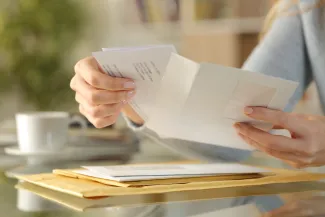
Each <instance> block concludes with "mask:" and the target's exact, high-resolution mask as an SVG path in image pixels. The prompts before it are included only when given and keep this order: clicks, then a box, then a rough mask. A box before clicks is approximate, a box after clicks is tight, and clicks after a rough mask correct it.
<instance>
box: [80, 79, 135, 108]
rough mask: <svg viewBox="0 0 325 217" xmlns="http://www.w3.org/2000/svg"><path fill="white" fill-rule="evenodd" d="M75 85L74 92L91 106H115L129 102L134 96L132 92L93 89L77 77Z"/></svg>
mask: <svg viewBox="0 0 325 217" xmlns="http://www.w3.org/2000/svg"><path fill="white" fill-rule="evenodd" d="M76 83H77V84H76V87H75V89H76V92H78V93H79V94H80V95H82V96H83V98H84V99H86V100H87V102H88V103H89V104H91V105H100V104H115V103H120V102H123V101H129V100H130V99H131V98H132V97H133V96H134V95H135V91H134V90H130V91H108V90H99V89H95V88H93V87H92V86H90V85H89V84H87V83H86V82H85V81H84V80H83V79H82V77H80V76H79V75H77V76H76Z"/></svg>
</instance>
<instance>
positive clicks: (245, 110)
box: [244, 107, 254, 115]
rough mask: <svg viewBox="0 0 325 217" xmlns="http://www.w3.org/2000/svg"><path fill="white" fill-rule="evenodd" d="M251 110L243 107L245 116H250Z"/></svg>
mask: <svg viewBox="0 0 325 217" xmlns="http://www.w3.org/2000/svg"><path fill="white" fill-rule="evenodd" d="M253 111H254V110H253V109H252V108H251V107H245V108H244V113H245V114H247V115H250V114H252V113H253Z"/></svg>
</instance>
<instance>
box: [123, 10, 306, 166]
mask: <svg viewBox="0 0 325 217" xmlns="http://www.w3.org/2000/svg"><path fill="white" fill-rule="evenodd" d="M305 50H306V48H305V42H304V34H303V26H302V21H301V17H300V15H295V16H283V17H279V18H277V19H276V20H275V22H274V24H273V25H272V27H271V29H270V30H269V32H268V33H267V35H266V36H265V38H264V40H263V41H262V42H261V43H260V44H259V45H258V46H257V47H256V48H255V49H254V51H253V52H252V54H251V56H250V57H249V58H248V59H247V61H246V62H245V64H244V65H243V68H244V69H247V70H250V71H254V72H261V73H264V74H267V75H271V76H274V77H280V78H284V79H289V80H293V81H297V82H299V83H300V85H299V87H298V89H297V91H296V92H295V94H294V96H293V97H292V98H291V99H290V101H289V103H288V106H287V108H286V110H287V111H291V110H292V109H293V107H294V106H295V104H296V103H297V101H298V100H299V99H300V98H301V96H302V94H303V92H304V90H305V88H306V86H307V85H308V83H309V82H310V80H311V73H310V67H309V61H308V57H307V55H306V51H305ZM126 121H127V122H128V125H129V126H130V127H131V128H132V129H134V130H136V131H139V132H141V133H143V134H144V135H146V136H149V137H151V138H153V139H154V140H155V141H156V142H158V143H160V144H162V145H165V146H166V147H168V148H170V149H172V150H174V151H176V152H178V153H179V154H181V155H184V156H186V157H189V158H194V159H199V160H207V161H241V160H244V159H246V158H247V157H248V156H249V155H250V152H248V151H243V150H237V149H232V148H225V147H221V146H215V145H209V144H200V143H196V142H190V141H183V140H176V139H166V138H160V137H159V136H158V135H157V134H156V133H154V132H153V131H151V130H149V129H148V128H146V127H145V125H144V126H137V125H135V124H134V123H132V122H131V121H130V120H128V119H127V118H126Z"/></svg>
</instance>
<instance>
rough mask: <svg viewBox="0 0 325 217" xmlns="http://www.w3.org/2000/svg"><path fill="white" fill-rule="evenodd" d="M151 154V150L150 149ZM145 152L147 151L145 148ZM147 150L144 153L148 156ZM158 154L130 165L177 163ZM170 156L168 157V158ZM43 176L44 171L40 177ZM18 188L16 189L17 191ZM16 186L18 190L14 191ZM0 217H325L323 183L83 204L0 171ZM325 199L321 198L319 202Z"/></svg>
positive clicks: (73, 198) (78, 199)
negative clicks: (18, 180) (8, 176)
mask: <svg viewBox="0 0 325 217" xmlns="http://www.w3.org/2000/svg"><path fill="white" fill-rule="evenodd" d="M148 146H150V147H151V148H152V147H153V144H148ZM148 149H149V148H148ZM148 149H146V150H148ZM158 152H159V151H157V150H156V149H152V151H151V152H150V153H148V152H147V154H143V153H141V154H140V155H137V156H135V157H134V158H133V160H132V161H131V162H129V163H137V162H152V161H153V160H156V162H157V161H179V160H180V159H179V158H178V157H172V156H171V155H169V154H168V153H167V155H166V156H165V157H162V156H158V155H157V153H158ZM167 156H168V157H167ZM42 172H44V171H42ZM17 184H18V185H17ZM15 186H17V188H15ZM0 192H1V194H0V211H1V212H0V213H1V214H0V216H12V217H16V216H17V217H20V216H24V217H25V216H33V217H34V216H35V217H36V216H37V217H51V216H60V217H61V216H62V217H65V216H67V217H68V216H69V217H70V216H92V217H96V216H101V217H102V216H121V217H128V216H130V217H147V216H155V217H169V216H170V217H178V216H180V217H183V216H195V217H210V216H218V215H220V216H249V217H255V216H262V215H265V214H266V213H268V214H269V216H281V217H285V216H322V215H324V216H325V206H324V204H325V183H323V182H304V183H290V184H272V185H265V186H254V187H237V188H224V189H212V190H211V189H210V190H200V191H184V192H173V193H166V194H154V195H134V196H122V197H110V198H101V199H96V200H89V199H81V198H77V197H73V196H69V195H67V194H63V193H58V192H55V191H51V190H48V189H44V188H42V187H38V186H35V185H32V184H28V183H17V180H15V179H10V178H7V177H6V175H5V171H0ZM323 195H324V196H323Z"/></svg>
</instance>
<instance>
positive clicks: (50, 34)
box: [0, 0, 86, 110]
mask: <svg viewBox="0 0 325 217" xmlns="http://www.w3.org/2000/svg"><path fill="white" fill-rule="evenodd" d="M1 1H5V2H6V3H7V5H6V7H2V9H0V91H1V93H2V94H4V93H6V92H8V91H12V90H13V88H18V89H19V91H20V93H21V94H22V96H23V99H24V100H26V102H28V103H29V104H31V105H33V106H34V107H35V108H36V109H37V110H53V109H58V108H60V106H62V105H64V104H65V103H66V102H67V101H69V100H73V93H72V91H71V90H70V88H69V82H70V78H71V76H72V74H71V73H72V72H73V68H72V67H71V65H69V64H67V62H68V59H69V58H70V57H69V55H71V53H72V51H73V50H74V48H75V47H76V45H77V43H78V39H80V37H81V35H82V32H83V29H84V25H85V23H84V22H85V20H86V19H85V14H86V11H85V9H84V8H83V7H82V5H81V4H82V3H81V2H80V1H78V0H1ZM1 4H3V2H2V3H1Z"/></svg>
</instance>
